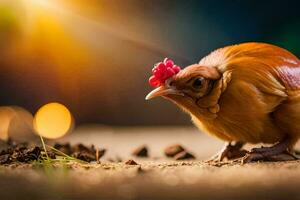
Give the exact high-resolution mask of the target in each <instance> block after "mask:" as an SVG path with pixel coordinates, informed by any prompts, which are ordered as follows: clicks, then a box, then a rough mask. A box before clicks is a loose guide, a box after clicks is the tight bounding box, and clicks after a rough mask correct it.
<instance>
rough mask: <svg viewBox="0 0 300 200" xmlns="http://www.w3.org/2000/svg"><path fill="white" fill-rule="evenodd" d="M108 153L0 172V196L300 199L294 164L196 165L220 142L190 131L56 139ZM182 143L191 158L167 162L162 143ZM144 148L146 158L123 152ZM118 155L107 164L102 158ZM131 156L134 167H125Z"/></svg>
mask: <svg viewBox="0 0 300 200" xmlns="http://www.w3.org/2000/svg"><path fill="white" fill-rule="evenodd" d="M63 140H64V141H71V142H73V143H77V142H83V143H85V144H88V143H90V142H93V143H94V144H96V145H99V146H101V147H105V148H107V149H108V153H107V155H106V157H104V158H103V160H102V163H101V164H96V163H95V164H89V165H85V164H76V163H75V164H70V165H55V166H53V167H49V166H46V167H42V168H39V167H37V166H35V165H34V166H33V165H30V164H29V165H22V166H17V165H16V166H10V167H6V166H1V167H0V199H5V200H6V199H300V189H299V188H300V161H290V162H277V163H270V162H269V163H251V164H244V165H241V164H240V163H224V164H223V165H218V166H212V165H209V164H206V163H203V162H202V161H201V160H202V159H203V158H207V157H208V156H209V155H211V154H212V153H214V152H215V151H216V150H217V149H218V148H219V147H220V146H221V142H219V141H217V140H214V139H211V138H209V137H206V136H204V135H203V134H199V133H197V131H196V130H195V129H189V128H174V129H169V128H163V129H162V128H160V129H145V128H143V129H141V128H135V129H101V130H100V129H99V128H93V129H86V128H84V129H79V130H77V131H76V132H75V134H73V135H70V136H68V137H67V138H64V139H63ZM173 143H180V144H183V145H184V146H185V147H186V148H188V149H189V150H190V151H191V152H193V153H194V154H195V155H196V156H197V159H196V160H193V161H180V162H179V161H173V160H170V159H166V158H164V156H163V153H162V150H163V148H164V147H165V146H167V145H169V144H173ZM141 144H146V145H148V147H149V149H150V158H149V159H137V158H134V157H132V156H131V155H130V154H131V152H132V150H133V149H134V148H135V147H136V146H138V145H141ZM116 156H117V157H120V158H121V159H122V162H119V163H111V162H108V161H106V160H107V159H108V158H114V157H116ZM129 158H133V159H134V160H135V161H136V162H137V163H138V165H126V164H124V161H126V160H127V159H129Z"/></svg>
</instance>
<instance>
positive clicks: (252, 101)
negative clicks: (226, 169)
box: [175, 43, 300, 143]
mask: <svg viewBox="0 0 300 200" xmlns="http://www.w3.org/2000/svg"><path fill="white" fill-rule="evenodd" d="M210 68H213V69H217V71H218V72H219V73H220V74H221V76H220V78H219V79H218V80H217V81H216V83H215V84H214V88H213V89H212V91H211V93H210V94H209V95H207V96H206V97H204V98H202V99H201V100H200V101H199V102H198V108H197V109H195V106H194V105H191V104H192V103H191V102H189V103H188V104H189V105H188V106H187V104H186V102H185V100H184V99H183V98H182V99H180V100H178V99H176V100H175V102H176V103H177V104H178V105H179V106H180V107H183V109H184V110H186V111H187V112H189V113H190V114H191V115H192V119H193V121H194V123H195V124H196V125H197V126H198V127H199V128H201V129H204V130H206V132H208V133H210V134H212V135H214V136H216V137H218V138H221V139H223V140H228V141H233V140H235V141H245V142H251V143H258V142H264V143H275V142H277V141H279V140H280V139H282V138H283V137H285V136H286V135H290V136H291V137H292V138H293V140H294V141H297V139H298V138H299V136H300V125H299V124H300V123H299V121H300V114H299V113H300V61H299V59H298V58H297V57H296V56H294V55H293V54H291V53H290V52H288V51H286V50H284V49H282V48H280V47H276V46H273V45H270V44H264V43H244V44H240V45H233V46H228V47H225V48H221V49H218V50H216V51H214V52H212V53H211V54H209V55H208V56H206V57H205V58H203V59H202V60H201V61H200V62H199V64H198V65H197V66H195V65H193V66H191V67H187V68H186V69H184V70H183V71H182V72H181V73H180V74H178V77H177V79H180V78H181V77H185V76H186V77H187V76H188V75H192V74H193V73H195V71H196V70H198V71H199V70H202V71H205V70H207V69H210ZM207 71H212V72H213V71H214V70H211V69H210V70H207ZM202 74H206V75H207V76H206V77H208V78H209V77H212V78H214V79H216V76H214V75H213V74H216V73H209V72H206V73H202ZM200 108H201V109H202V111H201V112H198V110H199V109H200ZM205 109H206V111H205V112H204V110H205ZM208 113H210V114H208ZM209 116H210V117H209Z"/></svg>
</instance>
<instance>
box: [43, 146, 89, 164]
mask: <svg viewBox="0 0 300 200" xmlns="http://www.w3.org/2000/svg"><path fill="white" fill-rule="evenodd" d="M47 147H48V148H50V149H51V150H53V151H55V152H57V153H59V154H61V155H62V156H65V157H66V158H68V159H70V160H75V161H77V162H81V163H84V164H88V162H86V161H83V160H80V159H77V158H74V157H72V156H69V155H67V154H65V153H64V152H62V151H60V150H58V149H55V148H54V147H52V146H50V145H47Z"/></svg>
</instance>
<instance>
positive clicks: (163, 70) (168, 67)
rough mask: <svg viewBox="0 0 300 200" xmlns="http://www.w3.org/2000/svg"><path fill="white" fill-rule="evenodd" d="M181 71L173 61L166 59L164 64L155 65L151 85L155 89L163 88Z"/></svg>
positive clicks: (150, 79) (150, 80)
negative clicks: (167, 81) (169, 79)
mask: <svg viewBox="0 0 300 200" xmlns="http://www.w3.org/2000/svg"><path fill="white" fill-rule="evenodd" d="M180 70H181V69H180V67H179V66H177V65H175V64H174V62H173V60H171V59H169V58H165V59H164V61H163V62H159V63H157V64H156V65H154V67H153V69H152V76H151V77H150V78H149V84H150V85H151V86H153V87H158V86H161V85H162V84H164V82H165V81H166V80H167V79H168V78H170V77H172V76H174V75H175V74H177V73H178V72H179V71H180Z"/></svg>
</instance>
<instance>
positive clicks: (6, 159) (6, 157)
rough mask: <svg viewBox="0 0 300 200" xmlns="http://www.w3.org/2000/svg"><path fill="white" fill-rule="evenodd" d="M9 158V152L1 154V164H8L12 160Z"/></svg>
mask: <svg viewBox="0 0 300 200" xmlns="http://www.w3.org/2000/svg"><path fill="white" fill-rule="evenodd" d="M9 158H10V155H9V154H4V155H1V156H0V164H8V163H9V162H10V160H9Z"/></svg>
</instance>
